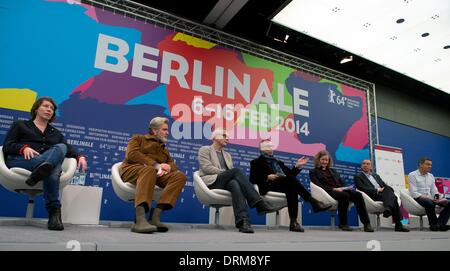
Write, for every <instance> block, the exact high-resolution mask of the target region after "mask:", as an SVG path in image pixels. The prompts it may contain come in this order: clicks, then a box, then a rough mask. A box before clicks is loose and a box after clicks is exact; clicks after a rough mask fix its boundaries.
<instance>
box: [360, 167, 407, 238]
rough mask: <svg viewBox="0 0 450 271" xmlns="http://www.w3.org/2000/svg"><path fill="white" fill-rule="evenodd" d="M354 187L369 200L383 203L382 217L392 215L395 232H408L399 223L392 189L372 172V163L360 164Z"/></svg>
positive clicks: (399, 218)
mask: <svg viewBox="0 0 450 271" xmlns="http://www.w3.org/2000/svg"><path fill="white" fill-rule="evenodd" d="M355 185H356V188H358V189H359V190H361V191H363V192H364V193H366V194H367V195H368V196H369V197H370V198H371V199H373V200H375V201H382V202H383V205H384V212H383V216H384V217H390V216H391V215H392V218H393V220H394V223H395V231H400V232H409V230H408V229H407V228H405V227H403V225H402V223H401V222H400V221H401V220H402V219H403V217H402V213H401V211H400V206H398V201H397V196H396V195H395V194H394V189H392V187H390V186H389V185H387V184H386V183H385V182H383V180H382V179H381V177H380V176H379V175H378V174H376V173H374V172H372V162H371V161H370V160H369V159H366V160H363V161H362V162H361V172H360V173H359V174H358V175H356V176H355Z"/></svg>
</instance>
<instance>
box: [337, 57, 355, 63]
mask: <svg viewBox="0 0 450 271" xmlns="http://www.w3.org/2000/svg"><path fill="white" fill-rule="evenodd" d="M352 60H353V56H346V57H344V58H342V59H341V62H339V63H341V64H344V63H347V62H350V61H352Z"/></svg>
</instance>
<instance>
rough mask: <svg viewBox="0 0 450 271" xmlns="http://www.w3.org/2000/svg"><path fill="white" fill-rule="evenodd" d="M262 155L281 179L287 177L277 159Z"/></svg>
mask: <svg viewBox="0 0 450 271" xmlns="http://www.w3.org/2000/svg"><path fill="white" fill-rule="evenodd" d="M261 155H262V157H263V158H264V159H265V160H266V163H267V164H268V165H269V167H270V168H271V169H272V170H273V171H274V172H275V174H277V175H278V176H281V177H286V174H284V172H283V169H281V167H280V164H278V160H277V159H276V158H275V157H273V156H270V155H268V154H267V153H265V152H261Z"/></svg>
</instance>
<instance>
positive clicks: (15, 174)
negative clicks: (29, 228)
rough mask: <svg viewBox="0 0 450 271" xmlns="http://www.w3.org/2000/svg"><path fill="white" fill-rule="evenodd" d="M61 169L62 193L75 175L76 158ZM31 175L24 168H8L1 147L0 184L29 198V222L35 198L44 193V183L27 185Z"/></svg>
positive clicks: (68, 161)
mask: <svg viewBox="0 0 450 271" xmlns="http://www.w3.org/2000/svg"><path fill="white" fill-rule="evenodd" d="M61 167H62V173H61V176H60V191H62V189H63V188H64V186H65V185H66V184H67V183H68V182H69V180H70V179H71V178H72V177H73V175H74V174H75V170H76V168H77V161H76V159H75V158H65V159H64V162H63V164H62V166H61ZM30 174H31V172H30V171H29V170H26V169H24V168H18V167H13V168H8V167H7V166H6V163H5V157H4V154H3V146H0V183H1V184H2V185H3V186H4V187H5V188H6V189H8V190H9V191H11V192H15V193H20V194H24V195H26V196H28V206H27V212H26V216H25V217H26V218H27V219H28V220H30V219H31V218H32V217H33V210H34V198H35V196H36V195H39V194H42V193H43V188H42V185H43V184H42V182H38V183H37V184H36V185H34V186H29V185H27V184H26V183H25V181H26V180H27V179H28V177H29V176H30Z"/></svg>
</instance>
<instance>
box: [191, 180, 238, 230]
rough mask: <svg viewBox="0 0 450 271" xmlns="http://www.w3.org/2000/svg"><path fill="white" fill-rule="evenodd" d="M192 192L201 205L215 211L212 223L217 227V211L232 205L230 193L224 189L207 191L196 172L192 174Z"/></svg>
mask: <svg viewBox="0 0 450 271" xmlns="http://www.w3.org/2000/svg"><path fill="white" fill-rule="evenodd" d="M194 190H195V195H196V196H197V198H198V200H199V201H200V202H201V203H202V204H204V205H207V206H210V207H213V208H215V209H216V212H215V216H214V223H215V224H216V225H219V214H220V213H219V209H220V208H221V207H225V206H231V205H232V200H231V193H230V192H229V191H227V190H224V189H209V188H208V186H206V184H205V182H203V180H202V178H201V177H200V175H199V173H198V171H195V172H194Z"/></svg>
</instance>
